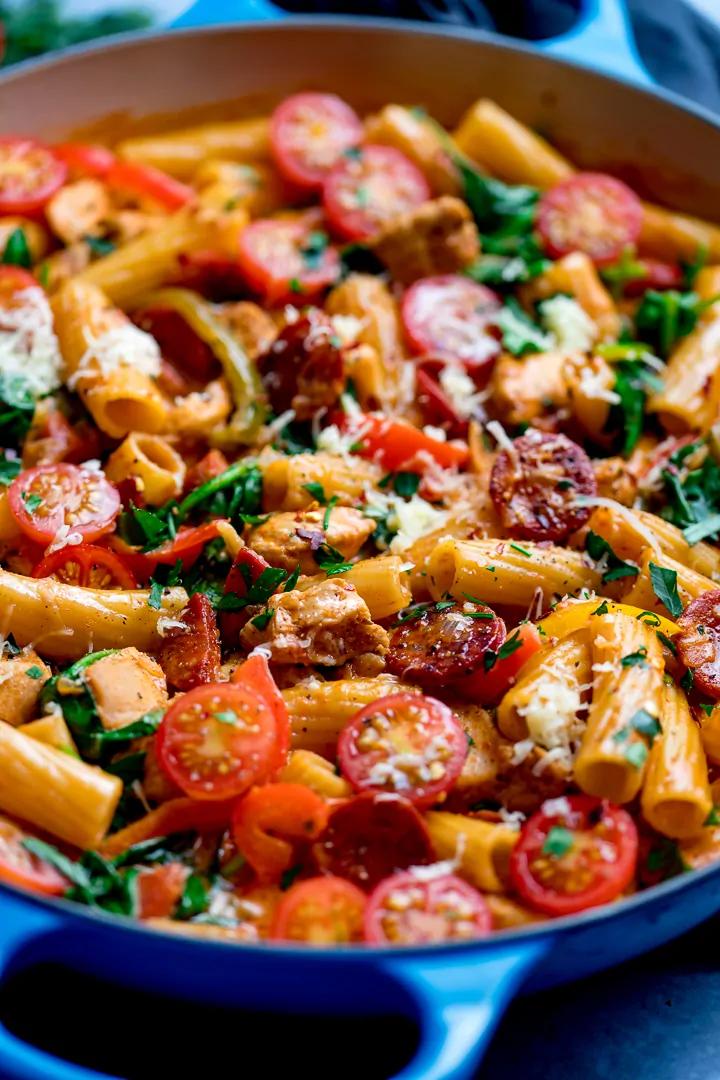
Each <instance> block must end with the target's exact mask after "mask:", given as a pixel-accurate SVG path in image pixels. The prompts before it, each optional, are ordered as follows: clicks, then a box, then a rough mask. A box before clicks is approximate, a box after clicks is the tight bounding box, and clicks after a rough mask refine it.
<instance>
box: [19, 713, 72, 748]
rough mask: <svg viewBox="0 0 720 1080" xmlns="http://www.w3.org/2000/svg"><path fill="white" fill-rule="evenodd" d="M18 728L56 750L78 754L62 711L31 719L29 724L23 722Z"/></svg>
mask: <svg viewBox="0 0 720 1080" xmlns="http://www.w3.org/2000/svg"><path fill="white" fill-rule="evenodd" d="M17 730H18V731H21V732H22V734H23V735H29V737H30V738H31V739H37V741H38V742H41V743H45V744H46V745H47V746H54V747H55V749H56V750H62V751H63V753H66V754H67V753H69V754H74V755H75V756H76V757H77V756H78V752H77V747H76V746H75V741H74V739H73V737H72V735H71V734H70V728H69V727H68V726H67V724H66V723H65V717H64V716H63V715H62V713H60V712H58V713H53V714H52V715H51V716H41V717H40V719H39V720H31V721H30V723H29V724H21V725H20V727H19V728H18V729H17Z"/></svg>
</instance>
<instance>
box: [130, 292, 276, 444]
mask: <svg viewBox="0 0 720 1080" xmlns="http://www.w3.org/2000/svg"><path fill="white" fill-rule="evenodd" d="M138 306H139V307H141V308H152V307H164V308H171V309H172V310H173V311H176V312H177V313H178V314H179V315H180V316H182V318H183V319H184V320H185V322H186V323H187V324H188V326H189V327H190V329H191V330H192V331H193V332H194V333H195V334H197V336H198V337H199V338H200V339H201V340H202V341H204V342H205V343H206V345H209V346H210V348H211V349H212V351H213V353H214V354H215V356H216V357H217V358H218V360H219V361H220V363H221V365H222V369H223V374H224V375H225V378H226V379H227V381H228V382H229V384H230V390H231V392H232V395H233V400H234V402H235V412H234V413H233V416H232V417H231V419H230V422H229V424H228V425H227V427H226V428H224V429H223V430H221V431H219V432H217V433H215V432H213V435H212V442H213V443H215V444H216V445H218V446H224V447H232V446H236V445H238V444H239V443H241V444H244V443H247V444H250V443H252V442H253V441H254V440H255V438H256V436H257V433H258V431H259V429H260V427H261V425H262V424H263V423H264V421H265V417H266V414H267V410H266V407H265V404H264V399H265V395H264V392H263V387H262V383H261V381H260V376H259V374H258V372H257V369H256V367H255V365H254V363H253V362H252V360H251V359H250V357H249V356H248V355H247V353H246V352H245V350H244V349H243V348H242V346H241V345H240V343H239V342H238V341H237V340H236V339H235V338H234V337H233V336H232V334H230V333H229V332H228V331H227V330H226V329H225V327H224V326H223V325H222V324H221V323H220V321H219V320H218V319H216V318H215V315H214V314H213V310H212V305H211V304H209V303H207V301H206V300H203V298H202V297H201V296H198V295H197V293H194V292H192V291H191V290H190V289H181V288H172V287H170V288H167V289H159V290H158V291H157V292H153V293H150V295H149V296H145V297H143V299H142V302H141V303H140V304H139V305H138Z"/></svg>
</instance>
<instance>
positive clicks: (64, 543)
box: [45, 525, 83, 557]
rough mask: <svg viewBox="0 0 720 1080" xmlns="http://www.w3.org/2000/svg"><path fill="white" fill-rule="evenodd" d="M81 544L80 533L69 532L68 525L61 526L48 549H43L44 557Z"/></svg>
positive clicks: (81, 536)
mask: <svg viewBox="0 0 720 1080" xmlns="http://www.w3.org/2000/svg"><path fill="white" fill-rule="evenodd" d="M82 542H83V535H82V533H79V532H70V526H69V525H61V526H60V528H59V529H58V531H57V532H56V533H55V535H54V536H53V538H52V540H51V541H50V544H49V545H48V547H46V548H45V555H46V557H47V556H48V555H52V554H53V553H54V552H56V551H61V550H62V549H63V548H64V547H74V546H75V545H76V544H82Z"/></svg>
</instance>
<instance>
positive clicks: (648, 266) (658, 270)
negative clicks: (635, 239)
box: [623, 258, 685, 297]
mask: <svg viewBox="0 0 720 1080" xmlns="http://www.w3.org/2000/svg"><path fill="white" fill-rule="evenodd" d="M637 261H638V262H639V264H640V265H641V266H642V267H643V268H644V270H645V273H644V275H643V276H642V277H639V278H632V280H630V281H626V282H625V284H624V286H623V294H624V295H625V296H628V297H635V296H642V295H643V293H645V292H647V291H648V289H654V290H655V291H656V292H664V290H665V289H678V290H679V291H681V292H682V290H683V288H684V287H685V276H684V274H683V270H682V267H681V266H680V265H679V263H669V262H662V261H661V260H660V259H650V258H643V259H638V260H637Z"/></svg>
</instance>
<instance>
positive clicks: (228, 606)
mask: <svg viewBox="0 0 720 1080" xmlns="http://www.w3.org/2000/svg"><path fill="white" fill-rule="evenodd" d="M288 577H289V575H288V572H287V570H281V569H280V568H279V567H275V566H266V567H265V569H264V570H263V572H262V573H261V574H260V575H259V576H258V577H257V578H256V579H255V581H253V582H252V584H250V585H249V586H248V590H247V592H246V593H245V595H244V596H240V595H238V593H226V594H225V595H224V596H223V597H222V599H221V600H220V602H219V604H218V611H242V610H243V608H246V607H250V606H251V605H254V604H267V602H268V600H269V599H270V597H271V596H272V595H273V593H274V592H275V590H276V589H277V588H279V586H280V585H282V583H283V582H284V581H287V579H288Z"/></svg>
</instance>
